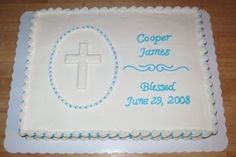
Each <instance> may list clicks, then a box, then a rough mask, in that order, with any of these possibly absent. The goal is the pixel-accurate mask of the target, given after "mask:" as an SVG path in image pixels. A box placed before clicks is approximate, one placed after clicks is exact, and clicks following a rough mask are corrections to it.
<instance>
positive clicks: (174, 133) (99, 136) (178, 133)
mask: <svg viewBox="0 0 236 157" xmlns="http://www.w3.org/2000/svg"><path fill="white" fill-rule="evenodd" d="M111 11H115V12H158V13H180V12H183V13H189V12H191V11H192V12H195V13H196V23H197V28H198V32H199V41H200V46H201V52H200V53H201V55H202V56H201V58H202V67H203V71H204V73H205V76H206V78H205V81H206V89H207V90H208V94H209V95H208V99H209V102H210V104H211V105H210V106H209V110H210V113H211V115H210V117H211V120H212V126H211V130H198V129H191V130H171V131H169V130H152V131H148V130H133V131H131V132H127V131H118V132H116V131H93V130H91V131H75V132H70V131H64V132H50V131H43V130H37V131H34V130H24V129H23V126H24V124H23V118H24V115H25V113H24V112H25V109H26V104H25V102H26V101H27V99H26V98H27V89H28V87H29V81H28V80H29V76H28V75H29V70H30V62H31V60H30V58H31V56H32V53H33V49H34V45H33V42H32V41H33V40H32V38H33V34H34V29H35V23H36V20H37V17H38V16H39V15H40V14H47V13H72V14H74V13H87V12H89V13H93V12H94V13H100V12H101V13H102V12H111ZM27 44H28V48H27V56H26V58H27V61H26V63H25V72H24V74H25V77H24V86H23V95H22V101H21V103H20V107H21V110H20V113H19V130H18V134H19V135H20V136H22V137H25V138H27V139H81V140H93V139H94V140H106V139H112V140H117V139H119V140H124V139H133V140H168V139H191V140H198V139H204V138H207V137H209V136H211V135H214V134H216V133H217V131H218V129H217V126H216V125H217V118H216V107H215V99H214V91H213V83H212V75H211V73H210V68H209V58H208V55H207V53H208V50H207V47H206V44H207V43H206V38H205V33H204V27H203V19H202V13H201V11H200V10H199V9H198V8H197V7H193V8H190V7H183V8H181V7H179V6H177V7H174V8H171V7H162V6H158V7H155V8H154V7H146V8H144V7H135V6H132V7H129V8H127V7H120V8H118V7H112V8H106V7H103V8H90V9H88V8H86V7H84V8H81V9H78V8H75V9H61V8H56V9H52V8H50V9H42V10H39V11H36V12H35V13H34V14H33V17H32V22H31V28H30V32H29V40H28V42H27Z"/></svg>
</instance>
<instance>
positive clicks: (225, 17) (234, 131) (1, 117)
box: [0, 0, 236, 157]
mask: <svg viewBox="0 0 236 157" xmlns="http://www.w3.org/2000/svg"><path fill="white" fill-rule="evenodd" d="M132 5H135V6H158V5H162V6H178V5H179V6H198V7H199V8H202V9H205V10H206V11H208V13H209V14H210V16H211V23H212V29H213V32H214V40H215V47H216V53H217V57H218V58H217V62H218V65H219V72H220V80H221V88H222V91H223V93H222V95H223V99H224V109H225V117H226V125H227V135H228V138H229V145H228V147H227V149H226V150H225V151H223V152H211V153H204V152H203V153H172V154H150V156H212V157H213V156H214V157H217V156H227V157H235V156H236V1H235V0H231V1H230V0H228V1H223V0H222V1H205V0H190V1H187V0H185V1H174V0H172V1H153V0H152V1H148V0H130V1H121V0H120V1H116V2H115V1H114V2H113V1H105V0H102V1H91V2H87V1H86V0H84V1H80V2H77V1H76V0H71V1H63V0H58V1H56V0H39V1H34V0H24V1H21V2H19V1H18V0H14V1H8V0H1V1H0V125H1V128H0V156H4V157H5V156H12V155H14V154H9V153H7V152H6V151H5V150H4V148H3V140H4V136H5V135H4V131H5V126H6V124H5V123H6V117H7V114H6V113H7V109H8V99H9V91H10V83H11V75H12V67H13V63H14V56H15V48H16V41H17V33H18V27H19V20H20V16H21V15H22V13H24V12H25V11H30V10H37V9H42V8H50V7H54V8H55V7H62V8H75V7H84V6H86V7H104V6H105V7H112V6H117V7H119V6H132ZM15 155H16V156H41V155H39V154H15ZM83 155H84V156H90V155H88V154H83ZM97 155H98V154H97ZM103 155H105V156H146V155H147V154H139V155H137V154H112V155H108V154H103ZM42 156H43V155H42ZM46 156H50V154H47V155H46ZM56 156H69V155H59V154H57V155H56ZM72 156H73V155H72ZM91 156H92V155H91ZM99 156H102V155H99Z"/></svg>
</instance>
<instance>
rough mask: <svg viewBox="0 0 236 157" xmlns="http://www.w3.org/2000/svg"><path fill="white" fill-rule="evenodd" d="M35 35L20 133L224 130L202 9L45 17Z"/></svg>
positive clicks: (36, 19) (39, 15) (39, 17)
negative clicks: (219, 123) (218, 120)
mask: <svg viewBox="0 0 236 157" xmlns="http://www.w3.org/2000/svg"><path fill="white" fill-rule="evenodd" d="M29 37H30V39H29V42H28V44H29V49H28V56H27V64H26V70H25V75H26V79H25V86H24V91H25V93H24V95H23V104H21V106H22V110H23V112H22V113H21V124H20V130H21V133H22V134H24V135H25V134H31V135H32V134H34V133H35V132H36V133H38V134H40V133H41V134H42V132H47V133H48V134H50V136H52V134H55V133H58V134H59V135H60V136H61V134H62V133H63V134H65V133H68V134H70V133H78V132H81V131H84V132H91V131H95V132H100V133H101V134H102V133H104V132H105V133H104V134H106V133H107V132H111V133H120V134H122V133H123V134H125V135H127V136H128V134H129V133H131V132H145V131H147V132H152V131H156V132H162V133H166V134H168V135H169V134H170V133H175V134H181V133H182V132H185V133H186V134H189V133H192V134H194V135H196V136H197V135H198V136H199V135H204V136H208V135H209V134H211V133H212V132H214V133H215V132H216V130H217V129H216V126H215V124H216V117H215V108H214V105H213V104H214V98H213V96H212V89H211V87H212V86H211V84H212V83H211V80H210V73H209V69H208V66H209V65H208V63H207V61H208V58H207V49H206V47H205V44H206V42H205V38H204V30H203V27H202V21H201V11H200V10H198V8H189V7H185V8H180V7H175V8H170V7H166V8H163V7H156V8H152V7H148V8H143V7H140V8H136V7H131V8H125V7H122V8H110V9H109V8H101V9H98V8H93V9H88V8H82V9H64V10H63V9H60V8H58V9H48V10H40V11H37V12H35V13H34V15H33V17H32V26H31V32H30V33H29ZM52 114H53V116H52ZM111 133H110V134H111ZM59 135H58V136H59Z"/></svg>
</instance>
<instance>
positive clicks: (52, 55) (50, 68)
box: [48, 25, 119, 109]
mask: <svg viewBox="0 0 236 157" xmlns="http://www.w3.org/2000/svg"><path fill="white" fill-rule="evenodd" d="M79 30H92V31H95V32H97V33H99V34H100V35H101V36H102V37H103V38H104V39H105V41H106V42H107V43H108V45H109V47H110V49H111V51H112V55H113V61H114V63H115V64H114V69H113V78H112V81H111V84H110V87H109V88H108V90H107V91H106V93H105V95H104V96H103V97H101V98H100V99H99V100H97V101H95V102H94V103H91V104H72V103H70V102H68V101H67V100H66V99H65V98H64V97H63V96H62V95H61V94H60V92H59V91H58V89H57V87H56V83H55V81H54V75H53V63H54V60H55V56H56V49H57V48H58V45H59V44H60V43H61V42H62V40H63V39H64V38H65V37H67V36H69V35H70V34H72V33H74V32H76V31H79ZM118 68H119V64H118V57H117V53H116V50H115V48H114V47H113V45H112V42H111V41H110V39H109V38H108V36H107V35H106V34H105V33H104V32H103V31H102V30H100V29H99V28H97V27H95V26H92V25H84V26H79V27H74V28H72V29H70V30H68V31H66V32H65V33H63V34H62V35H61V36H60V37H59V38H58V39H57V40H56V42H55V43H54V45H53V48H52V51H51V52H50V55H49V64H48V77H49V83H50V87H51V88H52V90H53V93H54V95H55V96H56V97H57V99H58V100H59V101H60V102H61V103H62V104H64V105H65V106H67V107H70V108H74V109H89V108H92V107H95V106H97V105H99V104H101V103H102V102H103V101H105V100H106V99H107V98H108V96H109V95H110V94H111V92H112V90H113V88H114V85H115V83H116V79H117V75H118Z"/></svg>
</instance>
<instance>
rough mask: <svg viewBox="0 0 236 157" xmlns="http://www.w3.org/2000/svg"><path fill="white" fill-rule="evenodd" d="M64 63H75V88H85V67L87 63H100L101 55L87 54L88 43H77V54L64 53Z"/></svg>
mask: <svg viewBox="0 0 236 157" xmlns="http://www.w3.org/2000/svg"><path fill="white" fill-rule="evenodd" d="M65 63H66V64H77V66H78V69H77V70H78V72H77V88H78V89H86V88H87V68H88V64H100V63H101V55H97V54H96V55H94V54H93V55H91V54H88V43H80V44H79V54H68V55H65Z"/></svg>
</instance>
